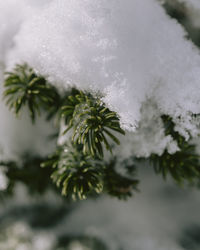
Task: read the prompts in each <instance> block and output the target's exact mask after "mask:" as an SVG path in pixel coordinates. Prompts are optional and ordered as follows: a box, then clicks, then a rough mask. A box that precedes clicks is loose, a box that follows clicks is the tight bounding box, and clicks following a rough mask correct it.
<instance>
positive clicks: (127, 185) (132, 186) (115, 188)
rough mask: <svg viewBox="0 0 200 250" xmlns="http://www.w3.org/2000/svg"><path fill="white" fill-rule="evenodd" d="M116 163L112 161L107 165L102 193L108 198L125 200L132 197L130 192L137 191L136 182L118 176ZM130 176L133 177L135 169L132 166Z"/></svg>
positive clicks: (129, 178)
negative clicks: (108, 196)
mask: <svg viewBox="0 0 200 250" xmlns="http://www.w3.org/2000/svg"><path fill="white" fill-rule="evenodd" d="M115 166H116V161H115V160H113V161H111V162H110V164H108V165H107V167H106V168H105V171H104V178H103V179H104V180H103V182H104V191H105V192H106V193H108V194H109V195H110V196H114V197H117V198H118V199H123V200H126V199H127V198H128V197H131V196H132V192H133V190H134V191H137V185H138V183H139V181H138V180H136V179H133V178H131V177H127V176H122V175H120V174H119V173H118V172H117V171H116V169H115ZM131 175H132V176H135V167H134V166H132V173H131Z"/></svg>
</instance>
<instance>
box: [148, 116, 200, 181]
mask: <svg viewBox="0 0 200 250" xmlns="http://www.w3.org/2000/svg"><path fill="white" fill-rule="evenodd" d="M162 120H163V122H164V126H165V134H166V135H171V136H172V137H173V139H174V140H175V141H176V142H177V144H178V146H179V149H180V150H179V151H177V152H176V153H174V154H169V153H168V152H167V150H165V151H164V153H163V154H162V155H161V156H159V155H156V154H153V155H151V157H150V162H151V164H153V167H154V170H155V172H156V173H161V174H162V176H163V178H164V179H166V177H167V175H171V176H172V178H173V179H174V180H175V181H176V182H177V183H178V184H179V185H182V184H183V182H184V181H187V182H189V183H190V184H194V183H198V182H199V180H200V162H199V157H200V156H199V155H198V154H197V153H196V152H195V145H191V144H190V142H187V141H186V140H185V138H184V137H183V136H181V135H180V134H179V133H178V132H177V131H175V130H174V128H175V124H174V122H173V121H172V118H171V117H169V116H167V115H163V116H162Z"/></svg>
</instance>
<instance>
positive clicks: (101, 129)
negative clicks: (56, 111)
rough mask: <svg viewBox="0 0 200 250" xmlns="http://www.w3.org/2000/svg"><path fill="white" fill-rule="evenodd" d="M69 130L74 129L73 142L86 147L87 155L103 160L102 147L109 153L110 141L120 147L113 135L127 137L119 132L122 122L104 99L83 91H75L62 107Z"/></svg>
mask: <svg viewBox="0 0 200 250" xmlns="http://www.w3.org/2000/svg"><path fill="white" fill-rule="evenodd" d="M62 117H64V118H65V121H66V125H67V129H66V130H65V132H64V133H66V132H67V131H68V130H70V129H71V128H72V129H73V135H72V142H73V143H74V144H79V145H81V144H82V145H83V152H84V154H90V155H92V156H96V155H98V156H99V157H103V155H104V154H103V145H104V146H105V148H106V149H107V150H109V151H110V152H111V151H112V149H111V141H113V142H114V143H116V144H120V142H119V140H118V139H117V137H116V136H115V134H114V133H113V132H117V133H120V134H123V135H124V134H125V132H124V130H122V129H121V128H120V123H119V118H118V116H117V114H116V113H115V112H112V111H110V110H109V109H108V108H107V107H105V105H104V103H102V101H101V99H99V98H94V97H93V96H92V95H90V94H87V93H83V92H82V91H74V92H73V95H70V96H69V97H68V98H67V101H66V105H64V106H63V107H62Z"/></svg>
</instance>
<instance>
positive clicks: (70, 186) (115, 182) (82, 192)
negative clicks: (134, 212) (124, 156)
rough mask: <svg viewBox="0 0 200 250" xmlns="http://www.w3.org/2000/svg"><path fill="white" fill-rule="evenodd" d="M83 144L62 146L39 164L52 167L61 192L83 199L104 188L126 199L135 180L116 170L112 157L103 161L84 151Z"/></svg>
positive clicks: (54, 178)
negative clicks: (107, 161) (108, 161)
mask: <svg viewBox="0 0 200 250" xmlns="http://www.w3.org/2000/svg"><path fill="white" fill-rule="evenodd" d="M82 147H83V146H82V145H74V144H72V145H70V146H69V145H64V146H61V147H59V148H58V149H57V151H56V153H55V154H53V155H52V156H50V157H49V158H48V160H46V161H45V162H44V163H42V164H41V166H42V167H52V168H54V171H53V173H52V175H51V178H52V179H53V182H54V183H56V185H57V186H58V187H59V188H61V190H62V195H65V196H67V197H68V198H72V199H73V200H77V199H81V200H82V199H86V198H87V197H88V196H89V195H94V194H95V193H96V194H100V193H102V192H105V193H107V194H109V195H110V196H114V197H117V198H119V199H126V198H128V197H130V196H131V195H132V191H133V190H137V184H138V181H137V180H135V179H133V178H128V177H125V176H122V175H120V174H119V173H117V171H116V170H115V164H116V161H115V160H112V161H111V162H110V163H106V162H104V161H103V160H102V159H101V158H98V157H97V156H96V157H95V158H94V157H92V156H91V155H85V154H84V153H83V150H82Z"/></svg>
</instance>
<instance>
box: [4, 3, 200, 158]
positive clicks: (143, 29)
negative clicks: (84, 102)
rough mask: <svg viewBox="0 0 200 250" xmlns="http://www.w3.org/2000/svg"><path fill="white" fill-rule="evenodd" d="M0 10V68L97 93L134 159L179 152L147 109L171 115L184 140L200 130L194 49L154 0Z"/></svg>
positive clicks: (31, 5)
mask: <svg viewBox="0 0 200 250" xmlns="http://www.w3.org/2000/svg"><path fill="white" fill-rule="evenodd" d="M17 10H19V11H17ZM0 11H1V13H4V14H3V15H1V17H0V18H1V22H0V48H2V49H1V50H0V61H1V63H2V65H4V66H5V68H6V69H12V67H13V66H14V65H15V64H16V63H22V62H27V63H28V64H29V65H30V66H32V67H33V68H34V69H35V70H36V72H38V73H40V74H42V75H44V76H45V77H46V78H47V79H48V80H49V81H50V82H51V83H52V84H53V85H55V86H57V87H58V88H59V89H61V90H63V89H68V88H69V87H70V86H75V87H77V88H79V89H83V90H89V91H90V92H100V93H101V95H102V99H103V101H104V102H105V103H106V105H107V106H108V107H109V108H110V109H112V110H114V111H116V112H117V113H118V115H119V117H120V122H121V126H122V127H123V128H124V129H126V130H127V131H129V132H131V135H132V138H131V141H132V143H131V145H134V147H136V148H137V149H136V151H137V155H145V156H147V155H149V154H150V153H152V152H158V153H159V154H161V153H162V152H163V150H164V149H165V148H167V149H168V151H169V152H173V151H175V150H178V148H177V146H176V145H175V143H174V142H173V140H172V139H171V138H169V137H165V136H164V131H163V127H162V124H161V123H160V121H159V119H158V118H156V119H154V117H153V118H152V120H151V117H149V114H148V111H147V112H145V111H143V110H144V107H145V105H146V107H147V108H148V105H151V103H153V105H154V106H155V107H156V108H155V111H151V113H152V115H153V113H156V112H157V114H159V115H161V114H167V115H170V116H171V117H172V118H173V119H174V121H175V122H176V124H177V126H176V129H177V131H179V132H180V133H181V134H182V135H184V136H185V137H186V138H188V135H189V134H192V136H196V135H197V134H198V133H199V127H198V124H197V121H194V120H193V118H192V114H196V113H200V84H199V79H200V70H199V65H200V55H199V50H198V48H196V47H195V46H194V45H193V44H192V42H191V41H190V40H188V39H186V33H185V31H184V29H183V27H181V25H180V24H179V23H177V22H176V21H175V20H174V19H171V18H170V17H169V16H168V15H167V14H166V13H165V11H164V9H163V8H162V6H160V4H159V3H158V2H157V1H155V0H143V1H141V0H110V1H106V0H102V1H98V0H68V1H64V0H54V1H51V0H49V1H47V0H46V1H41V2H40V1H33V0H29V1H21V0H20V1H19V0H15V1H14V0H12V1H11V0H9V1H7V2H2V3H0ZM13 12H15V13H17V14H16V15H13ZM10 15H12V16H13V18H12V19H11V18H10ZM148 103H149V104H148ZM147 121H148V122H149V124H147V125H145V124H143V122H147ZM157 121H158V126H157V127H156V125H155V124H156V122H157ZM151 126H153V127H152V129H150V130H149V131H150V132H149V133H148V134H147V130H146V129H145V128H144V127H147V128H149V127H151ZM156 128H157V131H156ZM145 131H146V132H145ZM139 145H140V146H139Z"/></svg>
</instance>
